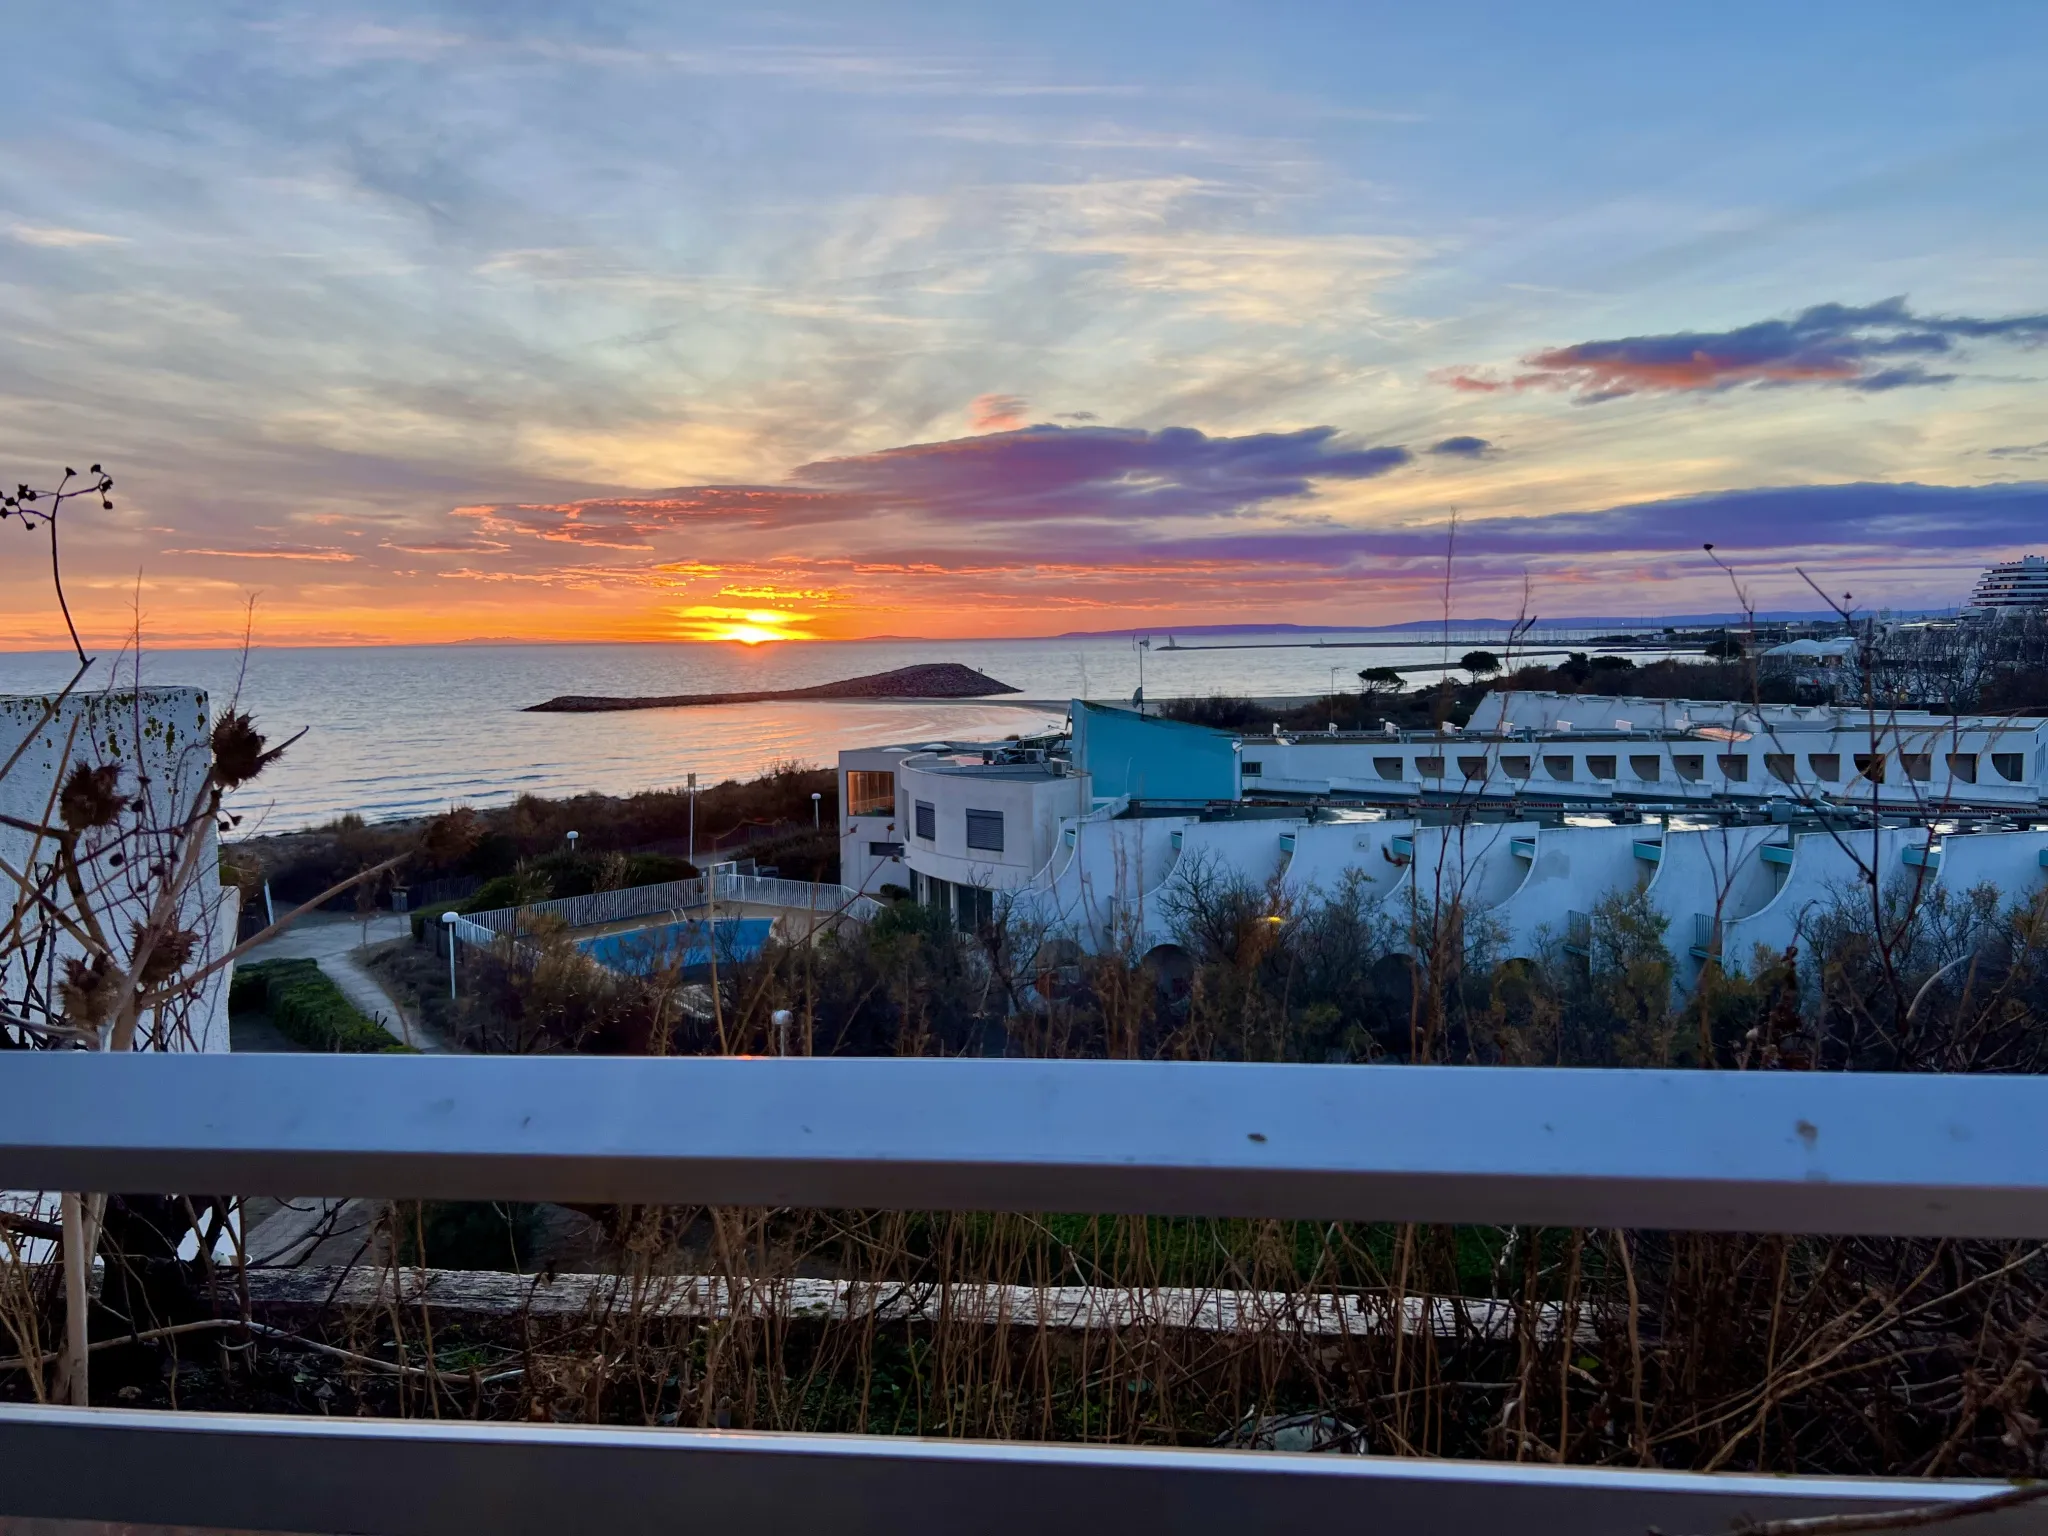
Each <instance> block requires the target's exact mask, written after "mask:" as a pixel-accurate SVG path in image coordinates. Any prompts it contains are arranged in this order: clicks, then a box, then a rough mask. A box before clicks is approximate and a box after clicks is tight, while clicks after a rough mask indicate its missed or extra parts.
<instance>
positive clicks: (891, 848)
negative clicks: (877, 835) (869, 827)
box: [868, 843, 903, 859]
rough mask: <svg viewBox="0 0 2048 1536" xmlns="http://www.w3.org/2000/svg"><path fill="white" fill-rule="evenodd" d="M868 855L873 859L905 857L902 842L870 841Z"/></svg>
mask: <svg viewBox="0 0 2048 1536" xmlns="http://www.w3.org/2000/svg"><path fill="white" fill-rule="evenodd" d="M868 857H869V858H871V859H900V858H902V857H903V845H902V844H901V843H869V844H868Z"/></svg>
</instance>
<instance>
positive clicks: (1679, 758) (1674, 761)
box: [1671, 752, 1707, 784]
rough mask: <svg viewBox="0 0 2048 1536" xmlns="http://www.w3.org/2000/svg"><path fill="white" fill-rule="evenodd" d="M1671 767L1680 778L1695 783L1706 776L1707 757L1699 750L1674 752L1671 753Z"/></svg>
mask: <svg viewBox="0 0 2048 1536" xmlns="http://www.w3.org/2000/svg"><path fill="white" fill-rule="evenodd" d="M1671 768H1672V771H1673V772H1674V773H1676V774H1677V775H1678V776H1679V777H1680V778H1681V779H1684V780H1686V781H1687V782H1689V783H1693V784H1697V783H1699V781H1700V780H1701V779H1703V778H1705V777H1706V776H1707V759H1706V756H1705V754H1703V753H1699V752H1674V753H1672V754H1671Z"/></svg>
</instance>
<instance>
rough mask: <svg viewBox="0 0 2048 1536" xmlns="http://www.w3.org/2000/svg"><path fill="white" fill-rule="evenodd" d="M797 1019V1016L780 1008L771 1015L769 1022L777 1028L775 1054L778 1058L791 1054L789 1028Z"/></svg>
mask: <svg viewBox="0 0 2048 1536" xmlns="http://www.w3.org/2000/svg"><path fill="white" fill-rule="evenodd" d="M795 1019H796V1015H795V1014H793V1013H791V1012H790V1011H789V1010H788V1009H787V1008H778V1009H776V1010H775V1012H774V1013H772V1014H770V1015H769V1022H770V1023H771V1024H773V1025H774V1026H775V1054H776V1055H778V1056H787V1055H788V1054H789V1026H790V1024H791V1023H792V1022H794V1020H795Z"/></svg>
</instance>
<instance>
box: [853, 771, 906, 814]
mask: <svg viewBox="0 0 2048 1536" xmlns="http://www.w3.org/2000/svg"><path fill="white" fill-rule="evenodd" d="M895 812H896V775H895V774H893V773H874V772H869V771H867V770H864V769H854V770H852V771H850V772H849V773H848V774H847V775H846V814H847V815H849V816H893V815H894V814H895Z"/></svg>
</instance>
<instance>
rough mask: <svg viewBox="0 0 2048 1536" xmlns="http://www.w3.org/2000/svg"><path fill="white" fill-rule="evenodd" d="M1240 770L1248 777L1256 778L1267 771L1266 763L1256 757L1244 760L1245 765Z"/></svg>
mask: <svg viewBox="0 0 2048 1536" xmlns="http://www.w3.org/2000/svg"><path fill="white" fill-rule="evenodd" d="M1238 771H1239V772H1240V773H1242V774H1243V775H1244V776H1245V777H1246V778H1248V779H1256V778H1257V777H1258V776H1259V775H1260V774H1262V773H1264V772H1265V771H1266V765H1265V764H1264V763H1262V762H1260V761H1259V760H1258V759H1257V758H1255V757H1248V758H1246V759H1245V760H1244V766H1243V767H1242V768H1240V769H1239V770H1238Z"/></svg>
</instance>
